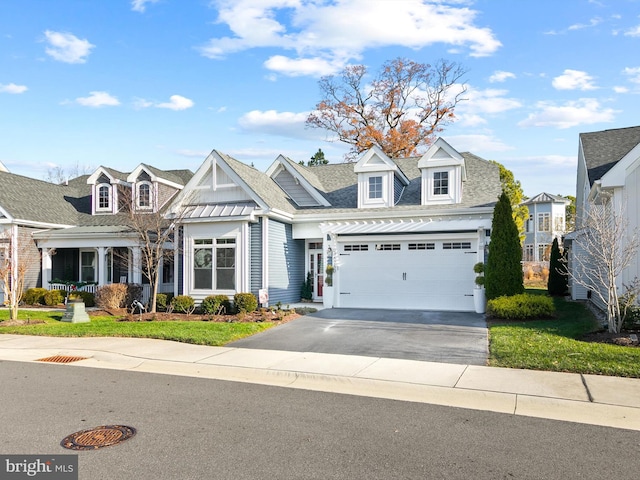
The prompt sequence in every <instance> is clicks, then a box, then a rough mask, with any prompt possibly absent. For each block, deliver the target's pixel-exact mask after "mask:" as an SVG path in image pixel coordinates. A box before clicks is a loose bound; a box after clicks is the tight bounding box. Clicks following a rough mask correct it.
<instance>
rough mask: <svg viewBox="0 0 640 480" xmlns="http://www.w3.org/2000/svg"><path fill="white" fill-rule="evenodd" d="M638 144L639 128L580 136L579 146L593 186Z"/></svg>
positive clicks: (639, 138)
mask: <svg viewBox="0 0 640 480" xmlns="http://www.w3.org/2000/svg"><path fill="white" fill-rule="evenodd" d="M638 144H640V126H636V127H627V128H616V129H610V130H602V131H599V132H588V133H581V134H580V146H581V150H582V155H583V157H584V162H585V165H586V168H587V175H588V178H589V185H590V186H593V183H594V182H595V181H596V180H600V179H601V178H602V177H603V176H604V175H605V174H606V173H607V172H608V171H609V170H611V169H612V168H613V167H614V166H615V165H616V164H617V163H618V162H619V161H620V160H622V159H623V158H624V157H625V156H626V155H627V154H629V152H631V150H633V149H634V147H636V146H637V145H638Z"/></svg>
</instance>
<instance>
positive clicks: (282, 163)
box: [266, 155, 331, 207]
mask: <svg viewBox="0 0 640 480" xmlns="http://www.w3.org/2000/svg"><path fill="white" fill-rule="evenodd" d="M289 162H290V160H288V159H287V158H286V157H285V156H283V155H278V158H276V159H275V161H274V162H273V163H272V164H271V165H270V166H269V168H268V169H267V172H266V173H267V175H268V176H269V177H271V178H272V179H273V178H275V177H276V176H277V175H278V173H280V170H279V167H281V168H284V169H285V170H286V171H287V172H289V173H290V174H291V175H292V176H293V178H295V179H296V180H297V181H298V182H300V185H301V186H302V188H304V189H305V190H306V191H307V193H308V194H309V195H311V196H312V197H313V199H314V200H315V201H316V202H318V204H319V205H322V206H323V207H330V206H331V204H330V203H329V202H328V201H327V199H326V198H324V197H323V196H322V195H321V194H320V192H318V190H316V188H315V187H314V186H313V185H311V184H310V183H309V181H308V180H307V179H306V178H304V176H302V175H301V174H300V172H298V171H297V170H296V169H295V168H293V166H292V165H291V163H289ZM294 201H295V200H294Z"/></svg>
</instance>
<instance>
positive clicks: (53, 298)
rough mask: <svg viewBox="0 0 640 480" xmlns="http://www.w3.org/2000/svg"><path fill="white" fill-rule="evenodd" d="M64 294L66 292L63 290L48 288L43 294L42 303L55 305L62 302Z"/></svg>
mask: <svg viewBox="0 0 640 480" xmlns="http://www.w3.org/2000/svg"><path fill="white" fill-rule="evenodd" d="M66 294H67V292H65V291H64V290H48V291H47V293H45V294H44V303H45V305H48V306H50V307H53V306H56V305H58V304H60V303H62V302H64V297H65V296H66Z"/></svg>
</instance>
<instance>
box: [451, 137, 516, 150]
mask: <svg viewBox="0 0 640 480" xmlns="http://www.w3.org/2000/svg"><path fill="white" fill-rule="evenodd" d="M445 140H446V141H447V142H449V143H450V144H451V145H455V149H456V150H457V151H459V152H472V153H474V154H476V155H480V154H483V153H484V152H504V151H507V150H513V147H512V146H509V145H507V144H505V143H504V142H503V141H501V140H498V139H496V138H494V137H493V135H452V136H445Z"/></svg>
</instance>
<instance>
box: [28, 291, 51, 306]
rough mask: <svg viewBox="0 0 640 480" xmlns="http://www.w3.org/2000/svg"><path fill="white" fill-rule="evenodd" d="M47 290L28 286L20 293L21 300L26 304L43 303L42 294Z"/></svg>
mask: <svg viewBox="0 0 640 480" xmlns="http://www.w3.org/2000/svg"><path fill="white" fill-rule="evenodd" d="M48 291H49V290H47V289H46V288H29V289H28V290H27V291H26V292H24V295H22V301H23V302H24V303H26V304H27V305H44V295H45V293H47V292H48Z"/></svg>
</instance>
